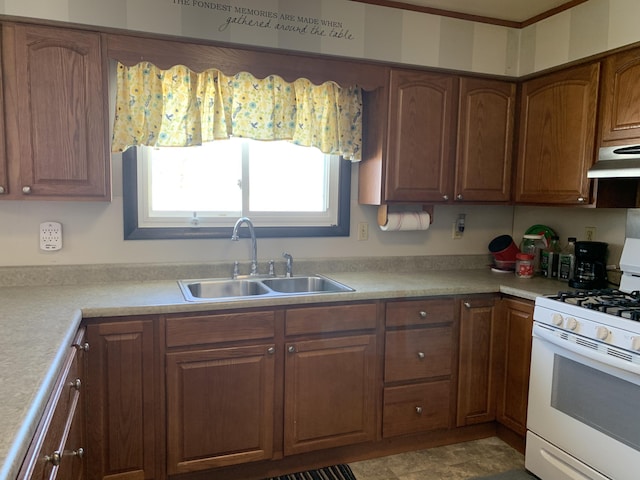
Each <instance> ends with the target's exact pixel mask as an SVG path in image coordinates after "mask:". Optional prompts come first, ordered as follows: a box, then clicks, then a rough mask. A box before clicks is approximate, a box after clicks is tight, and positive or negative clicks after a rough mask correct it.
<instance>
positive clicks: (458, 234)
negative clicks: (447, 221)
mask: <svg viewBox="0 0 640 480" xmlns="http://www.w3.org/2000/svg"><path fill="white" fill-rule="evenodd" d="M462 233H463V231H461V230H460V229H459V228H458V221H457V220H456V221H455V222H453V224H452V227H451V238H453V239H454V240H460V239H461V238H462Z"/></svg>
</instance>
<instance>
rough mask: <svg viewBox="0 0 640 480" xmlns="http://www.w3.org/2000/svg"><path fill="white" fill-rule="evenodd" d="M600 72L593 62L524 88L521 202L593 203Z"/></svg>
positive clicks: (517, 189)
mask: <svg viewBox="0 0 640 480" xmlns="http://www.w3.org/2000/svg"><path fill="white" fill-rule="evenodd" d="M599 73H600V64H599V63H592V64H587V65H582V66H578V67H573V68H569V69H566V70H562V71H559V72H555V73H551V74H549V75H544V76H542V77H538V78H535V79H533V80H529V81H526V82H524V83H523V84H522V96H521V105H520V111H521V113H520V127H519V128H520V131H519V146H518V160H517V173H516V185H515V200H516V202H517V203H532V204H556V205H583V204H587V203H590V201H591V190H590V189H591V182H590V180H589V179H588V178H587V171H588V169H589V168H590V167H591V165H592V164H593V162H594V160H595V138H596V108H597V99H598V85H599Z"/></svg>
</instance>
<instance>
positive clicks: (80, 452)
mask: <svg viewBox="0 0 640 480" xmlns="http://www.w3.org/2000/svg"><path fill="white" fill-rule="evenodd" d="M71 455H73V456H74V457H78V458H82V457H84V448H82V447H80V448H79V449H77V450H74V451H73V452H71Z"/></svg>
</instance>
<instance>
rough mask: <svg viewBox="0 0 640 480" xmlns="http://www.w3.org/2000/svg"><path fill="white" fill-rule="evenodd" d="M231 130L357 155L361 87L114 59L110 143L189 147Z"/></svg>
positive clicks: (240, 134)
mask: <svg viewBox="0 0 640 480" xmlns="http://www.w3.org/2000/svg"><path fill="white" fill-rule="evenodd" d="M231 136H234V137H244V138H252V139H256V140H288V141H290V142H293V143H295V144H298V145H303V146H313V147H317V148H319V149H320V150H321V151H322V152H324V153H327V154H333V155H342V156H344V157H345V158H348V159H350V160H354V161H357V160H360V159H361V152H362V92H361V89H360V88H359V87H357V86H353V87H347V88H344V87H341V86H340V85H337V84H336V83H334V82H326V83H323V84H322V85H314V84H313V83H311V82H310V81H309V80H307V79H304V78H300V79H298V80H295V81H294V82H291V83H289V82H286V81H284V80H283V79H282V78H280V77H278V76H277V75H270V76H268V77H266V78H264V79H257V78H255V77H254V76H253V75H251V74H250V73H247V72H240V73H238V74H236V75H233V76H227V75H224V74H223V73H222V72H220V71H219V70H216V69H210V70H206V71H204V72H201V73H197V72H194V71H192V70H190V69H189V68H187V67H185V66H182V65H177V66H174V67H172V68H170V69H168V70H161V69H159V68H158V67H156V66H155V65H153V64H151V63H148V62H143V63H139V64H137V65H134V66H131V67H127V66H125V65H122V64H120V63H118V71H117V97H116V115H115V123H114V128H113V140H112V144H111V150H112V151H113V152H121V151H124V150H126V149H127V148H128V147H130V146H133V145H147V146H158V147H160V146H190V145H201V144H202V143H203V142H210V141H213V140H219V139H225V138H229V137H231Z"/></svg>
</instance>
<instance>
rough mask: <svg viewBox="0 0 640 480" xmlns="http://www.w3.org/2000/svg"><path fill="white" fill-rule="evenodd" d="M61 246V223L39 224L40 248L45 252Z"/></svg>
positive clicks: (58, 248)
mask: <svg viewBox="0 0 640 480" xmlns="http://www.w3.org/2000/svg"><path fill="white" fill-rule="evenodd" d="M61 248H62V224H60V223H58V222H43V223H41V224H40V250H45V251H47V252H51V251H55V250H60V249H61Z"/></svg>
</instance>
